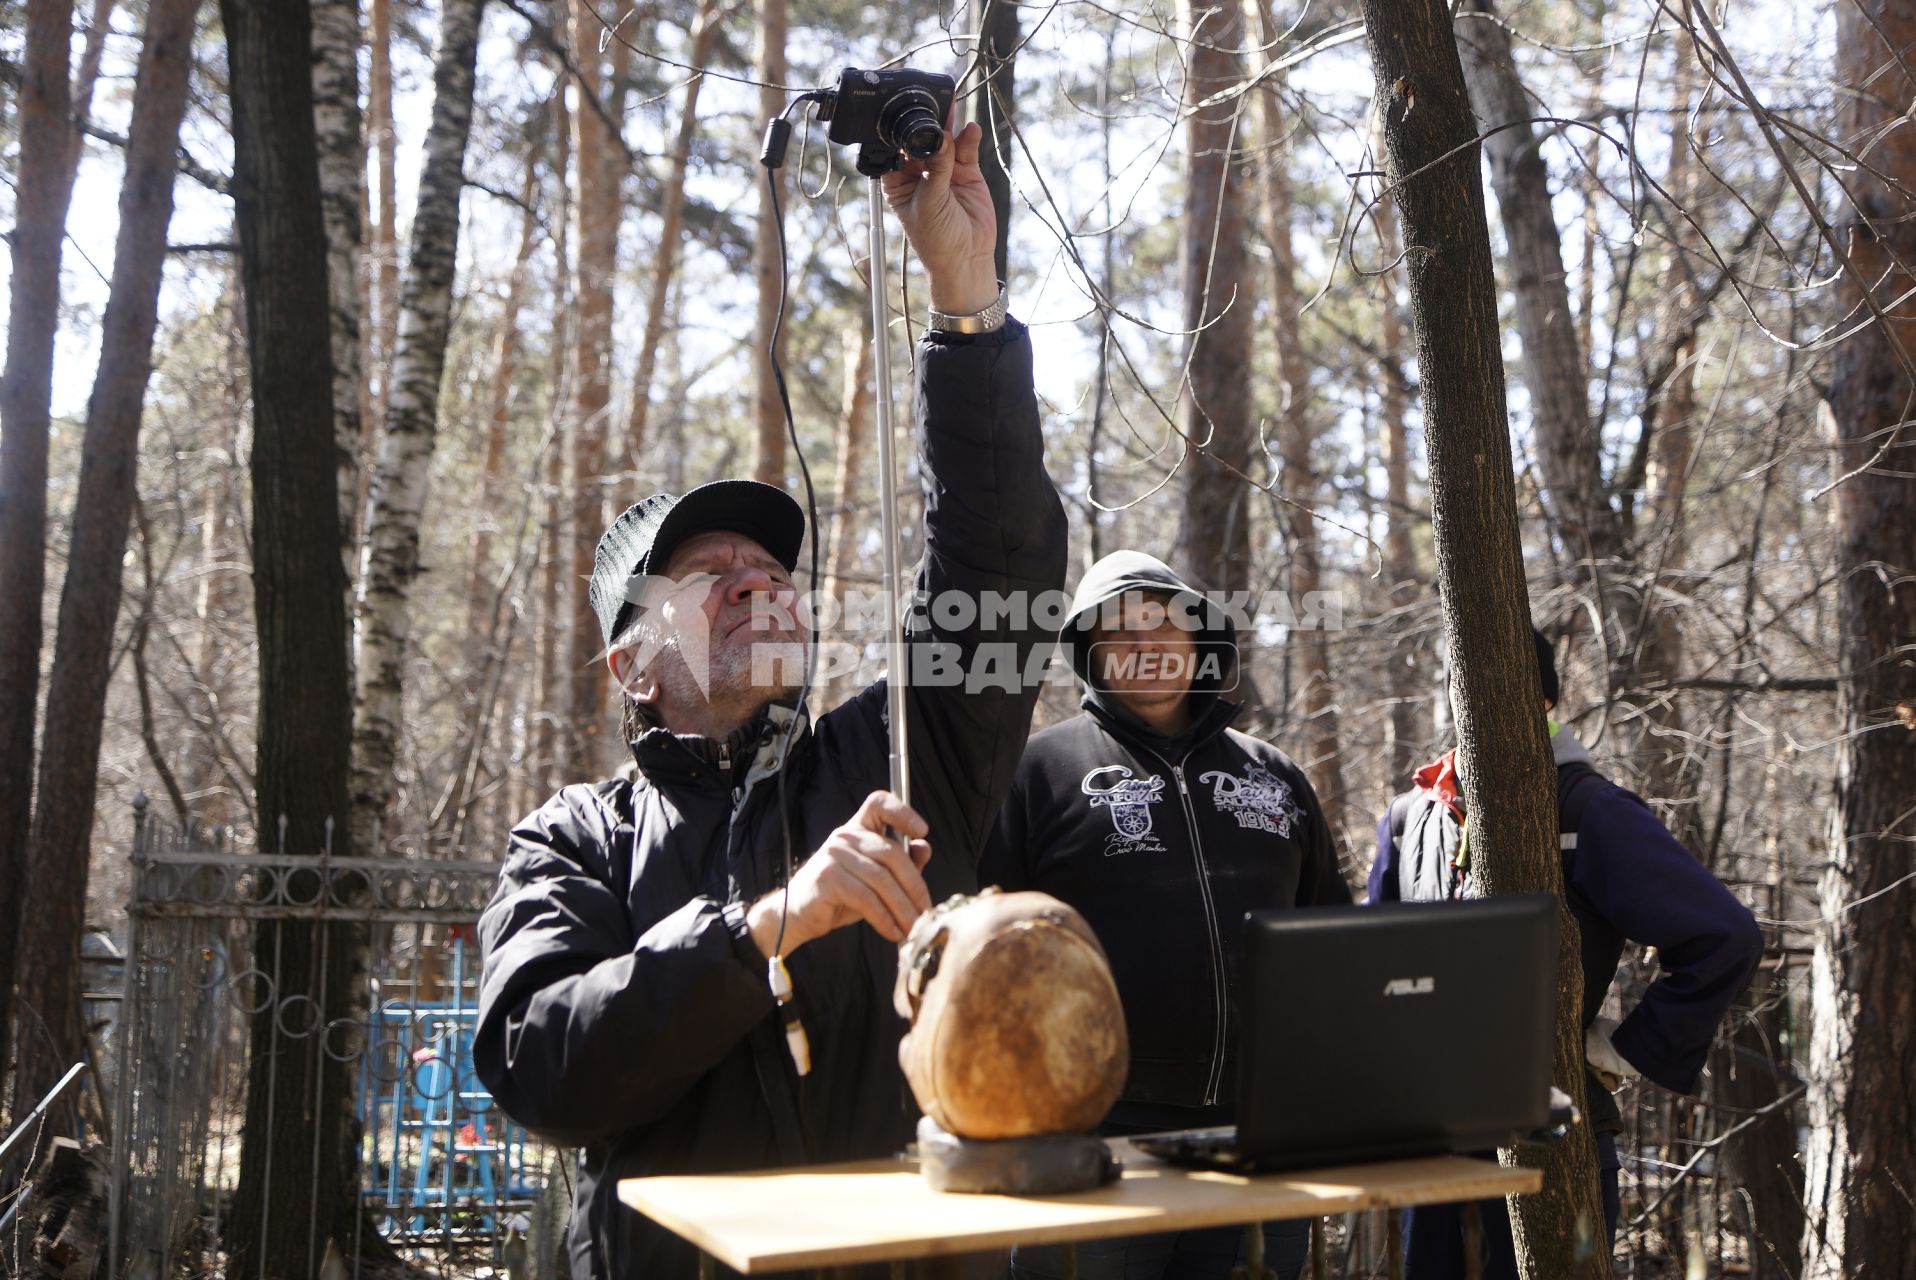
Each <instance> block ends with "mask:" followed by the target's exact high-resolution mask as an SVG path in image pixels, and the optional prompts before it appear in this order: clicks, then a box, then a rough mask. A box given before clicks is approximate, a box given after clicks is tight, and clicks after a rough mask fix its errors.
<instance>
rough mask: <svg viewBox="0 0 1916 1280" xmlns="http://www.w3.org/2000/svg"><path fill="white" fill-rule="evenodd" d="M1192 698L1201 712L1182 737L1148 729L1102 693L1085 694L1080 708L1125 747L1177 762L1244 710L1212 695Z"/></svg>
mask: <svg viewBox="0 0 1916 1280" xmlns="http://www.w3.org/2000/svg"><path fill="white" fill-rule="evenodd" d="M1196 696H1197V697H1200V698H1202V699H1203V704H1202V705H1203V706H1204V710H1203V712H1202V713H1200V714H1199V716H1198V718H1197V719H1196V720H1195V721H1193V722H1192V724H1191V725H1190V726H1189V727H1188V728H1186V729H1185V731H1184V732H1183V733H1180V734H1177V735H1175V736H1167V735H1165V734H1162V733H1159V732H1158V731H1157V730H1155V729H1153V728H1151V727H1150V726H1149V725H1147V724H1145V723H1144V722H1143V721H1142V720H1140V719H1138V718H1137V717H1136V716H1134V715H1132V714H1131V713H1130V712H1129V711H1126V710H1125V709H1124V708H1123V707H1122V706H1120V705H1118V702H1117V700H1116V699H1115V698H1113V697H1111V695H1109V694H1108V693H1106V692H1104V691H1103V690H1102V689H1091V690H1088V691H1087V692H1086V693H1085V695H1084V698H1083V700H1082V702H1081V703H1080V705H1081V706H1083V707H1084V709H1085V710H1086V711H1088V712H1090V713H1091V717H1092V718H1093V719H1094V720H1096V721H1097V722H1098V723H1099V724H1101V725H1103V726H1104V729H1105V731H1106V732H1107V733H1109V734H1110V735H1111V736H1112V737H1114V738H1116V739H1118V740H1119V741H1120V742H1123V743H1124V744H1125V745H1126V746H1141V747H1144V748H1146V749H1147V750H1149V751H1152V752H1155V753H1156V754H1158V755H1160V756H1163V757H1164V758H1165V759H1167V760H1171V761H1177V760H1182V759H1183V758H1184V757H1185V756H1187V755H1189V754H1190V753H1191V752H1193V751H1195V750H1197V749H1198V748H1199V747H1201V746H1203V745H1204V744H1205V743H1207V742H1209V741H1211V739H1213V738H1215V737H1217V736H1218V735H1219V734H1221V733H1223V732H1224V731H1225V730H1226V729H1227V728H1229V727H1230V724H1231V721H1233V720H1235V719H1237V715H1238V712H1240V711H1242V710H1243V709H1244V704H1243V703H1241V702H1230V701H1227V700H1225V699H1223V698H1220V697H1218V696H1217V695H1216V694H1209V695H1205V694H1199V695H1196Z"/></svg>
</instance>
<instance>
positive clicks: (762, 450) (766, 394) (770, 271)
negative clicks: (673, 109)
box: [752, 0, 786, 489]
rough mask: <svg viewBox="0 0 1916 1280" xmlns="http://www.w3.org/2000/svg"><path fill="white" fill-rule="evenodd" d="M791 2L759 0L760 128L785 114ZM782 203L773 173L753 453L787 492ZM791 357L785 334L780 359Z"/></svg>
mask: <svg viewBox="0 0 1916 1280" xmlns="http://www.w3.org/2000/svg"><path fill="white" fill-rule="evenodd" d="M785 10H786V3H785V0H758V57H757V65H756V67H755V68H754V71H753V75H754V77H755V78H756V79H757V80H758V81H759V82H760V83H761V84H763V85H765V86H767V87H765V88H762V89H760V90H759V91H758V114H759V116H760V123H761V124H762V123H763V122H764V120H767V119H770V118H771V117H772V116H774V115H777V114H778V113H779V112H781V111H783V110H784V109H785V90H784V89H782V88H779V87H777V86H780V85H783V84H784V83H785V74H786V67H785ZM774 189H776V191H777V192H778V198H779V199H780V200H781V201H782V200H783V199H784V196H785V171H784V170H783V169H771V170H768V171H767V172H766V178H765V181H762V182H760V183H759V184H758V237H757V242H756V243H755V244H754V246H753V250H752V277H753V279H754V280H755V281H756V282H757V285H758V319H757V321H756V322H755V324H754V326H753V330H752V386H753V391H752V421H753V423H754V424H755V425H756V428H757V434H756V436H755V443H754V445H753V450H752V475H753V477H754V478H756V479H758V480H762V481H764V482H765V483H766V484H774V485H777V486H778V487H779V488H781V489H782V488H784V487H785V410H784V407H783V406H782V405H780V403H779V399H778V382H777V380H776V379H774V378H773V376H772V356H771V347H772V337H773V333H772V330H773V322H774V320H775V319H776V318H777V315H778V293H779V279H778V276H779V271H778V217H777V215H776V213H775V212H774V209H773V204H772V201H773V195H772V192H773V190H774ZM784 353H785V346H784V339H783V335H782V334H781V335H780V340H779V356H780V358H781V359H782V358H783V356H784Z"/></svg>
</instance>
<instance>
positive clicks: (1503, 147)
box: [1457, 0, 1623, 566]
mask: <svg viewBox="0 0 1916 1280" xmlns="http://www.w3.org/2000/svg"><path fill="white" fill-rule="evenodd" d="M1465 11H1466V13H1472V14H1479V15H1485V16H1481V17H1475V18H1469V19H1467V20H1464V21H1460V22H1459V23H1458V24H1457V44H1458V46H1459V48H1460V49H1461V50H1462V53H1463V61H1464V66H1465V68H1466V70H1467V71H1468V75H1469V84H1470V101H1471V105H1472V106H1473V107H1474V108H1475V109H1476V113H1477V120H1478V123H1479V125H1480V126H1481V128H1482V129H1483V130H1484V131H1486V132H1488V131H1490V130H1497V132H1495V133H1491V134H1490V136H1489V137H1488V138H1486V139H1485V140H1484V144H1483V147H1484V151H1485V152H1486V153H1487V154H1488V155H1489V157H1490V177H1491V183H1492V185H1493V186H1494V187H1495V188H1496V192H1497V215H1498V219H1499V220H1500V221H1501V222H1502V223H1503V229H1504V243H1505V246H1506V248H1505V252H1506V260H1505V261H1506V267H1505V271H1506V275H1507V277H1508V279H1509V283H1510V288H1511V292H1512V294H1513V295H1514V296H1515V299H1516V304H1517V306H1516V315H1517V332H1518V333H1519V334H1520V335H1521V336H1522V338H1523V380H1524V391H1525V393H1526V394H1527V396H1528V397H1529V400H1530V414H1531V421H1532V425H1533V427H1534V429H1535V431H1536V437H1537V454H1538V461H1539V462H1540V464H1541V466H1542V470H1543V479H1544V487H1545V489H1546V490H1548V493H1549V498H1550V505H1551V506H1552V507H1553V508H1554V514H1555V515H1556V520H1557V527H1558V531H1559V533H1560V534H1561V536H1562V537H1563V540H1564V543H1565V545H1566V548H1567V549H1568V551H1569V552H1570V554H1571V556H1572V557H1574V558H1575V559H1577V560H1582V561H1593V562H1595V564H1597V565H1599V566H1601V565H1607V564H1608V563H1609V562H1610V561H1612V560H1614V559H1615V558H1616V557H1617V556H1618V555H1619V554H1620V553H1621V552H1622V550H1623V532H1622V529H1621V527H1620V524H1619V522H1618V520H1617V515H1616V511H1615V510H1614V509H1613V508H1612V507H1611V506H1610V500H1609V497H1608V495H1607V494H1606V493H1605V491H1604V485H1603V471H1602V468H1601V466H1600V465H1599V456H1600V455H1599V453H1598V449H1597V437H1596V431H1595V428H1594V426H1593V425H1592V423H1591V421H1590V402H1589V366H1588V365H1587V364H1586V363H1585V362H1584V358H1583V353H1582V352H1581V351H1579V350H1578V348H1577V330H1576V317H1575V313H1574V312H1572V311H1571V309H1570V285H1569V279H1568V277H1567V276H1566V274H1565V272H1564V269H1563V239H1562V236H1561V235H1560V234H1559V233H1558V230H1557V220H1556V215H1555V213H1554V212H1552V210H1551V207H1550V172H1549V170H1548V168H1546V167H1545V165H1544V162H1543V153H1542V152H1541V151H1540V150H1539V149H1538V148H1539V145H1540V142H1541V139H1539V138H1538V137H1537V135H1536V131H1535V130H1534V129H1533V128H1532V127H1531V126H1530V125H1529V124H1528V123H1519V124H1516V125H1514V126H1513V127H1510V128H1501V126H1504V125H1510V124H1511V122H1513V121H1526V122H1527V121H1528V120H1530V118H1531V117H1532V116H1535V115H1539V114H1542V112H1541V110H1540V109H1539V108H1537V107H1536V106H1535V105H1534V104H1533V103H1532V102H1531V101H1530V99H1529V98H1528V97H1527V96H1526V95H1525V94H1524V88H1523V82H1522V81H1521V80H1519V79H1518V77H1517V66H1516V63H1515V62H1514V61H1513V60H1512V58H1511V54H1510V33H1509V32H1508V31H1507V30H1505V29H1504V28H1503V27H1502V26H1501V25H1500V24H1499V23H1498V22H1497V21H1496V20H1495V18H1494V16H1492V8H1491V4H1490V0H1466V4H1465Z"/></svg>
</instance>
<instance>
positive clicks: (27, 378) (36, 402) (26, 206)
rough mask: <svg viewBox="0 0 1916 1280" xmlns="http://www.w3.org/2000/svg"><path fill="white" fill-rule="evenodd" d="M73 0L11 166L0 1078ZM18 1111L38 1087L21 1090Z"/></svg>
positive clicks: (37, 637)
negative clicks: (28, 1093) (30, 1091)
mask: <svg viewBox="0 0 1916 1280" xmlns="http://www.w3.org/2000/svg"><path fill="white" fill-rule="evenodd" d="M72 40H73V5H72V0H33V3H30V4H29V5H28V6H27V30H26V47H25V50H24V54H23V57H22V59H21V67H20V70H21V78H20V87H19V90H18V94H19V106H18V108H17V123H18V129H19V134H20V158H19V161H18V163H17V165H16V167H15V169H14V217H13V232H12V237H11V238H12V241H13V279H12V298H11V300H10V302H9V304H8V312H7V368H6V380H5V383H4V384H3V385H0V600H5V601H7V607H6V608H5V609H0V935H4V936H5V937H6V938H7V939H9V941H6V942H0V1085H4V1083H5V1079H4V1076H5V1073H6V1070H7V1064H8V1062H9V1061H10V1056H9V1054H8V1044H9V1039H8V1037H9V1035H10V1034H11V1031H12V1027H13V982H14V962H15V958H14V942H13V940H16V939H18V938H19V936H20V933H19V927H18V926H19V922H20V915H21V909H20V883H21V879H22V873H23V872H24V870H25V867H26V850H27V840H28V836H29V834H30V833H31V830H32V822H33V809H32V797H33V727H34V721H35V719H36V718H37V715H38V710H39V701H40V643H41V634H40V607H41V606H40V602H41V597H42V596H43V595H44V594H45V593H46V539H47V436H48V428H49V407H48V406H49V405H50V403H51V402H52V399H53V337H54V334H55V333H56V332H57V331H58V329H59V323H60V247H61V243H62V235H63V232H64V231H65V228H66V220H67V202H68V200H69V198H70V197H71V195H72V193H73V166H72V164H71V162H70V160H69V157H70V156H71V155H72V150H73V147H74V141H73V101H72V90H71V88H70V87H69V85H68V84H67V56H68V47H69V46H70V45H71V43H72ZM15 1098H16V1101H15V1103H14V1107H15V1110H16V1112H18V1111H21V1110H24V1109H26V1108H30V1107H31V1106H32V1105H33V1103H34V1102H36V1101H38V1099H37V1098H36V1099H25V1098H21V1097H20V1096H19V1094H18V1092H17V1091H16V1094H15Z"/></svg>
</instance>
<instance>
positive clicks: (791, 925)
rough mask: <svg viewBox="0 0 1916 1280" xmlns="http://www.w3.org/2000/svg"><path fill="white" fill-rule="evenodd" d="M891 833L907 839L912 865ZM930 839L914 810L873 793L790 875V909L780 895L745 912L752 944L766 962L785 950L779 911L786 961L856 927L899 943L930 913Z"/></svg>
mask: <svg viewBox="0 0 1916 1280" xmlns="http://www.w3.org/2000/svg"><path fill="white" fill-rule="evenodd" d="M887 828H890V830H891V831H893V832H896V833H897V834H898V835H903V836H907V837H909V838H910V840H911V853H910V856H909V857H907V856H906V854H905V852H904V850H903V849H901V848H900V847H899V842H898V840H897V838H896V837H895V836H893V835H889V834H887V832H886V829H887ZM926 832H927V828H926V826H925V820H924V819H923V818H921V817H920V816H919V815H918V811H917V810H915V809H913V808H912V807H911V806H910V805H908V804H906V803H905V802H904V801H902V800H900V799H899V798H898V797H897V796H895V795H893V794H892V793H891V792H889V791H874V792H872V793H871V794H870V795H869V796H866V797H865V803H864V804H862V805H860V806H859V807H858V812H857V813H855V814H853V815H852V816H851V817H850V818H849V819H848V820H847V821H846V822H845V823H844V824H842V825H841V826H839V827H838V828H837V829H836V830H834V831H833V832H832V833H831V834H830V835H829V836H827V837H825V843H824V844H822V845H820V846H819V847H818V850H817V852H815V853H813V854H812V856H811V857H809V858H807V859H806V860H805V864H804V865H803V866H801V867H799V868H798V870H797V871H795V872H794V873H793V874H792V884H791V895H790V898H789V902H787V901H786V900H785V894H784V893H783V892H779V891H774V892H772V893H768V894H766V895H765V896H764V897H763V898H760V899H759V900H758V901H757V902H755V903H753V904H752V905H751V907H750V908H749V909H748V910H747V911H746V915H745V919H746V924H747V925H748V926H749V927H750V928H751V931H752V941H753V942H754V943H756V944H757V945H758V949H759V951H760V952H762V953H763V954H765V955H767V956H769V955H771V954H772V952H773V950H774V949H775V948H778V947H780V945H781V944H780V942H779V937H778V930H779V913H780V910H781V908H784V909H785V911H786V915H785V938H784V941H783V944H782V949H783V951H784V953H785V954H787V955H789V954H791V953H792V952H793V951H796V950H797V949H798V948H799V947H802V946H804V945H805V944H806V943H807V942H810V941H811V940H812V939H814V938H818V937H822V936H823V935H825V934H827V933H830V932H831V931H832V930H833V929H836V928H838V927H839V926H841V925H846V924H852V923H854V922H856V921H859V920H863V921H864V922H865V923H867V924H869V925H870V926H871V927H872V928H874V929H876V930H877V931H878V933H879V935H880V936H881V937H883V938H885V939H886V940H887V941H890V942H899V941H902V940H903V939H904V937H905V934H906V933H907V932H908V931H909V930H910V929H911V925H912V921H914V920H916V919H917V918H918V915H919V913H920V912H922V911H926V910H929V909H930V907H931V893H930V891H929V890H928V889H926V888H925V878H924V876H923V875H922V874H920V873H921V872H922V871H923V870H924V867H925V863H926V862H927V861H929V860H930V858H931V846H930V845H929V844H927V843H925V841H924V839H923V837H924V836H925V834H926Z"/></svg>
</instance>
